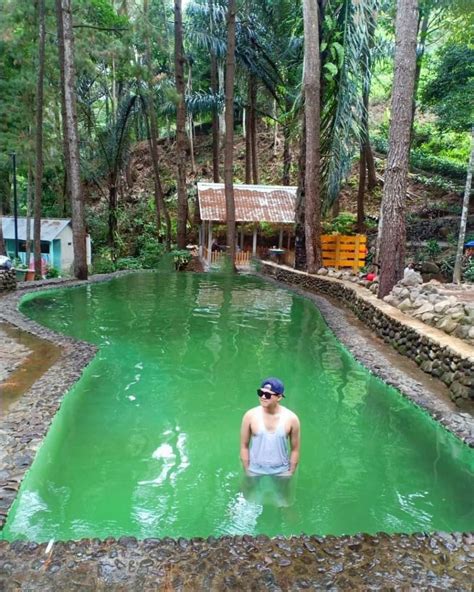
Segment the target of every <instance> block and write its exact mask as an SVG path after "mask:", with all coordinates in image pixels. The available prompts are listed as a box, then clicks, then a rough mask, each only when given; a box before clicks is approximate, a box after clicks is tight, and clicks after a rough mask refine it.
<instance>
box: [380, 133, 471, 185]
mask: <svg viewBox="0 0 474 592" xmlns="http://www.w3.org/2000/svg"><path fill="white" fill-rule="evenodd" d="M379 130H380V128H379ZM371 140H372V143H373V146H374V148H375V150H376V151H377V152H381V153H383V154H387V152H388V140H387V138H386V137H384V136H381V135H378V134H377V135H376V134H374V135H373V136H372V137H371ZM410 165H411V166H412V167H414V168H418V169H421V170H424V171H427V172H432V173H436V174H438V175H442V176H444V177H448V178H450V179H454V180H459V181H463V180H464V179H465V178H466V165H465V164H464V165H462V164H459V162H455V161H453V160H448V159H447V158H441V157H439V156H434V155H432V154H427V153H426V152H424V150H421V149H419V148H418V149H413V150H411V152H410Z"/></svg>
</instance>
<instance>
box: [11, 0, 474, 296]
mask: <svg viewBox="0 0 474 592" xmlns="http://www.w3.org/2000/svg"><path fill="white" fill-rule="evenodd" d="M473 40H474V21H473V11H472V5H471V3H470V2H469V0H451V1H448V0H398V1H395V0H359V1H355V0H302V1H301V2H294V1H293V2H292V1H289V0H255V1H254V2H249V1H248V0H226V1H224V0H189V1H184V0H174V2H171V1H170V0H34V1H31V2H18V1H14V0H3V2H2V10H1V13H0V216H2V215H3V216H11V215H12V213H13V212H14V209H15V202H17V211H18V215H20V216H26V217H27V222H28V225H27V228H28V237H27V245H26V248H27V256H28V257H32V258H34V261H35V270H36V273H37V275H38V276H39V275H40V274H41V252H40V249H41V246H40V219H41V218H42V217H43V218H68V217H71V218H72V227H73V241H74V250H75V260H74V268H73V269H72V270H71V274H72V275H74V276H75V277H77V278H79V279H86V278H87V276H88V273H90V272H93V273H103V272H109V271H114V270H118V269H138V268H153V267H155V266H156V264H157V262H158V260H159V259H160V257H161V256H162V255H163V253H165V252H169V251H171V252H172V253H173V254H174V256H175V257H177V258H180V257H182V258H183V259H186V257H187V251H186V246H187V245H188V244H189V243H193V242H196V240H197V233H198V226H199V223H200V220H199V208H198V204H197V190H196V183H197V182H198V181H201V180H206V181H210V182H212V181H214V182H223V183H225V194H226V212H227V225H226V228H225V230H224V232H225V233H226V235H225V239H224V240H225V241H226V242H227V245H229V254H230V256H231V257H233V256H234V254H235V253H234V251H235V240H236V239H235V206H234V199H233V184H234V183H246V184H272V185H296V186H298V192H297V196H298V198H297V208H296V229H295V232H296V246H297V261H296V265H297V266H299V267H300V268H304V269H307V270H308V271H309V272H315V271H317V270H318V268H319V267H321V249H320V242H319V237H320V235H321V233H322V231H323V229H325V231H327V229H328V228H329V229H330V231H331V230H332V231H341V229H343V230H344V231H346V232H347V231H349V232H360V233H364V232H370V231H372V232H375V233H376V234H377V239H376V242H377V253H376V256H377V257H378V261H379V269H380V286H379V296H380V297H383V296H385V295H386V294H388V292H390V290H391V288H392V287H393V285H394V284H395V283H396V282H397V281H398V280H399V279H400V277H401V276H402V274H403V269H404V267H405V265H406V258H407V250H406V242H407V241H406V225H407V224H408V223H410V222H412V221H413V220H414V219H415V218H416V217H417V216H419V215H421V214H420V213H422V212H423V213H424V215H426V216H427V217H428V218H431V217H433V216H435V215H436V216H439V215H444V216H449V217H453V216H456V217H457V218H458V220H459V222H458V226H457V230H456V231H455V232H452V233H450V234H449V235H448V236H447V237H446V238H447V243H449V245H450V246H451V247H452V248H451V250H450V251H449V253H444V254H443V256H442V257H441V259H442V260H443V264H444V265H445V271H446V277H447V279H449V280H451V279H452V278H453V277H454V279H455V281H460V280H461V279H463V280H464V281H473V280H474V265H472V264H471V263H470V262H469V261H468V260H466V259H465V258H464V257H463V245H464V243H465V241H467V240H469V239H472V238H474V233H473V232H471V234H470V227H469V197H470V194H471V178H472V165H473V147H474V139H473V138H474V135H473V134H474V132H473V122H474V117H473V112H474V101H473V97H474V42H473ZM13 155H14V156H13ZM13 164H14V165H15V166H14V167H13ZM413 187H415V190H414V189H413ZM414 195H415V198H414V197H413V196H414ZM420 195H422V196H423V197H422V199H421V198H420V200H418V199H417V198H419V197H420ZM414 206H416V207H414ZM1 228H2V225H1V224H0V231H1ZM265 231H266V229H265V228H264V225H262V232H265ZM86 232H87V233H89V234H90V236H91V238H92V244H93V261H92V269H88V266H87V264H86V254H85V234H86ZM298 247H299V255H298ZM2 249H4V241H3V237H2V236H0V250H2ZM437 249H438V250H439V249H440V248H439V247H437V240H436V237H433V238H432V239H431V242H430V241H428V245H427V250H428V251H430V250H431V251H432V253H431V254H435V252H438V251H437ZM0 254H1V253H0ZM52 274H53V275H54V270H52ZM453 274H454V276H453Z"/></svg>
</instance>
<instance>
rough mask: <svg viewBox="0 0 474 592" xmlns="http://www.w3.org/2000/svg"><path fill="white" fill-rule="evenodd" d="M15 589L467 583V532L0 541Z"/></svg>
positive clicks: (0, 562)
mask: <svg viewBox="0 0 474 592" xmlns="http://www.w3.org/2000/svg"><path fill="white" fill-rule="evenodd" d="M0 557H1V559H0V586H2V585H3V588H2V589H3V590H5V592H10V591H13V590H67V591H75V590H81V591H85V590H91V591H92V590H104V589H110V590H123V591H125V590H157V589H159V590H177V591H179V590H183V591H188V590H189V591H194V590H213V591H214V590H215V591H216V592H217V591H220V590H255V591H258V590H271V591H275V592H276V591H280V590H281V591H286V590H307V589H313V590H315V589H317V590H321V589H325V590H351V589H352V590H380V589H384V590H394V589H400V588H404V589H418V590H419V589H423V590H472V582H473V578H474V573H473V558H474V552H473V537H472V535H460V534H458V535H453V534H440V535H436V536H427V535H424V534H414V535H410V536H408V535H403V534H401V535H392V536H388V535H386V534H380V535H376V536H368V535H363V534H361V535H357V536H351V537H330V536H328V537H324V538H323V537H315V536H300V537H292V538H288V539H287V538H283V537H276V538H273V539H270V538H268V537H266V536H258V537H251V536H243V537H230V536H224V537H221V538H218V539H216V538H213V537H209V538H208V539H205V540H204V539H198V538H195V539H191V540H186V539H178V540H173V539H161V540H158V539H146V540H144V541H137V540H136V539H135V538H132V537H122V538H120V539H118V540H115V539H112V538H110V539H106V540H105V541H99V540H96V539H93V540H84V541H79V542H67V543H56V544H54V545H53V546H52V547H51V549H49V550H48V547H47V545H46V544H41V545H37V544H36V543H13V544H11V545H7V544H6V543H1V542H0Z"/></svg>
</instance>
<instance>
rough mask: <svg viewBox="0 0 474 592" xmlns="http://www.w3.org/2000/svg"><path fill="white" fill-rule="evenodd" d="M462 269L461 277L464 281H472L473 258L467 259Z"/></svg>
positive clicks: (473, 280)
mask: <svg viewBox="0 0 474 592" xmlns="http://www.w3.org/2000/svg"><path fill="white" fill-rule="evenodd" d="M463 271H464V273H463V279H464V280H466V282H470V283H474V259H468V260H467V264H466V268H465V269H464V270H463Z"/></svg>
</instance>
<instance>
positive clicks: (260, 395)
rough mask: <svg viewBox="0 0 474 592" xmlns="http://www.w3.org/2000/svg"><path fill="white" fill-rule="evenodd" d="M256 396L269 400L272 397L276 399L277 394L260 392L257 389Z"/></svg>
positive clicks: (260, 390)
mask: <svg viewBox="0 0 474 592" xmlns="http://www.w3.org/2000/svg"><path fill="white" fill-rule="evenodd" d="M257 395H258V396H259V397H265V399H271V398H272V395H275V396H276V397H278V393H269V392H268V391H262V389H257Z"/></svg>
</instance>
